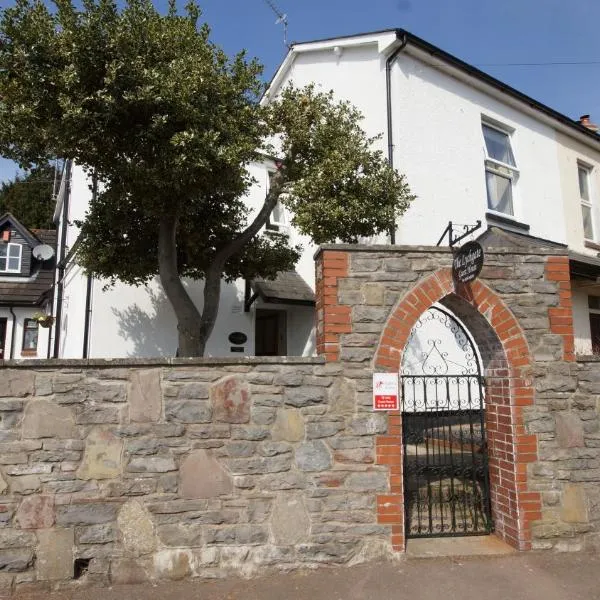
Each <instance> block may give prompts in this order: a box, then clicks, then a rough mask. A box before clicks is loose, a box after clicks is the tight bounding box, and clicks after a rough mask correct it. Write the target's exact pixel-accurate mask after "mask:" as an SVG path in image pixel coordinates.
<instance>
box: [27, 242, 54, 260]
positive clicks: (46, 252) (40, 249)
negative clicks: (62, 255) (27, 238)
mask: <svg viewBox="0 0 600 600" xmlns="http://www.w3.org/2000/svg"><path fill="white" fill-rule="evenodd" d="M32 254H33V257H34V258H36V259H37V260H41V261H46V260H50V259H51V258H52V257H53V256H54V248H53V247H52V246H48V244H40V245H39V246H36V247H35V248H34V249H33V251H32Z"/></svg>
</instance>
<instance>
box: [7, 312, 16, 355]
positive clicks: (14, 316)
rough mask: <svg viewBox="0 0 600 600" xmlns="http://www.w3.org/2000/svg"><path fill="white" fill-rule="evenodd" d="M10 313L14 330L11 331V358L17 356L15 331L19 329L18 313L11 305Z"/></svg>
mask: <svg viewBox="0 0 600 600" xmlns="http://www.w3.org/2000/svg"><path fill="white" fill-rule="evenodd" d="M8 310H9V312H10V314H11V315H12V331H11V332H10V360H12V359H13V358H14V357H15V333H16V331H17V315H15V311H14V310H13V307H12V306H11V307H10V308H9V309H8Z"/></svg>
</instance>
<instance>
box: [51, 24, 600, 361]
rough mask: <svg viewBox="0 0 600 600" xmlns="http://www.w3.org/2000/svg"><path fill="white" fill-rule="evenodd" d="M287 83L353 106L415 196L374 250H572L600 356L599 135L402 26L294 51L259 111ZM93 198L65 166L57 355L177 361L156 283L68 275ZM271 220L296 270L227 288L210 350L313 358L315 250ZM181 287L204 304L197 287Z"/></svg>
mask: <svg viewBox="0 0 600 600" xmlns="http://www.w3.org/2000/svg"><path fill="white" fill-rule="evenodd" d="M288 83H294V84H295V85H297V86H302V85H305V84H309V83H314V84H315V85H317V86H318V87H319V88H321V89H323V90H325V91H326V90H330V89H331V90H333V91H334V93H335V95H336V97H338V98H339V99H344V100H349V101H350V102H351V103H353V104H354V105H356V106H357V107H358V108H359V109H360V110H361V111H362V113H363V115H364V122H363V127H364V128H365V129H366V131H367V133H368V134H369V135H377V134H380V133H383V137H382V138H381V139H380V140H379V141H377V142H376V144H378V147H379V148H380V149H381V150H382V151H384V152H385V153H386V154H387V156H388V158H389V160H390V162H391V164H393V165H394V166H395V167H397V168H398V170H399V171H400V172H402V173H404V174H406V176H407V179H408V182H409V184H410V186H411V188H412V191H413V192H414V193H415V194H416V195H417V196H418V198H417V200H416V201H415V202H414V203H413V205H412V206H411V207H410V209H409V210H408V211H407V212H406V213H405V214H404V215H403V216H402V218H401V219H400V220H399V222H398V223H397V227H396V230H395V231H394V232H393V233H392V234H391V235H390V236H389V237H386V236H380V238H379V239H375V240H371V241H372V242H373V243H377V242H380V243H392V244H413V245H414V244H419V245H427V246H432V245H435V244H437V243H439V242H441V243H442V244H446V243H447V241H444V240H441V239H440V238H441V237H442V233H443V232H444V231H445V230H446V229H447V227H448V224H449V222H452V223H453V224H454V226H455V227H456V228H458V227H459V225H458V224H461V225H462V224H466V225H475V224H476V223H478V222H481V227H480V229H479V230H478V231H476V232H475V233H474V234H473V235H479V234H481V233H483V232H485V231H486V230H488V229H490V228H495V229H496V230H497V229H503V230H506V231H509V232H512V233H517V234H519V235H521V236H524V237H530V238H532V239H537V240H546V241H549V242H551V243H553V244H558V245H568V247H569V251H570V252H571V253H572V255H571V259H572V260H571V272H572V285H573V287H574V289H575V293H574V311H575V323H576V347H577V350H578V351H579V352H581V353H590V352H592V350H594V349H597V350H598V351H600V287H597V279H596V278H597V276H598V275H600V260H599V259H598V257H597V252H598V250H600V246H598V248H596V244H597V243H598V241H600V213H599V212H598V201H599V200H600V198H598V194H599V193H600V186H599V185H598V184H599V183H600V178H599V177H600V176H599V175H598V170H599V169H600V136H598V135H597V134H596V132H595V131H594V130H593V128H590V127H589V126H588V125H589V122H587V121H585V120H584V121H582V122H580V121H576V120H573V119H571V118H569V117H567V116H565V115H562V114H560V113H558V112H557V111H555V110H553V109H551V108H550V107H548V106H545V105H543V104H541V103H540V102H537V101H536V100H534V99H532V98H530V97H528V96H526V95H525V94H523V93H521V92H519V91H518V90H516V89H514V88H511V87H510V86H507V85H506V84H504V83H502V82H501V81H499V80H497V79H495V78H493V77H491V76H489V75H487V74H486V73H483V72H482V71H479V70H478V69H476V68H474V67H472V66H471V65H468V64H467V63H465V62H463V61H461V60H459V59H458V58H456V57H454V56H451V55H450V54H448V53H446V52H444V51H443V50H441V49H440V48H437V47H435V46H433V45H431V44H429V43H428V42H426V41H424V40H422V39H420V38H418V37H416V36H414V35H412V34H410V33H408V32H406V31H404V30H399V29H390V30H387V31H382V32H376V33H367V34H361V35H355V36H348V37H339V38H333V39H328V40H321V41H313V42H306V43H298V44H294V45H293V46H292V47H291V49H290V50H289V52H288V54H287V56H286V58H285V60H284V61H283V63H282V65H281V66H280V68H279V69H278V71H277V73H276V74H275V76H274V78H273V80H272V81H271V84H270V86H269V89H268V91H267V93H266V94H265V97H264V99H263V102H269V100H270V99H271V98H275V97H277V94H278V92H279V90H281V89H282V88H283V87H284V86H285V85H287V84H288ZM272 168H273V165H272V164H270V163H269V161H265V162H264V163H260V164H259V163H257V164H254V165H251V167H250V170H251V174H252V175H253V176H254V177H255V179H256V180H257V183H256V185H255V186H254V187H253V188H252V190H251V192H250V193H249V196H248V204H249V206H251V207H252V208H258V207H259V206H260V205H261V203H262V201H263V199H264V196H265V194H266V193H267V191H268V185H269V171H270V170H271V169H272ZM66 182H67V183H69V185H66ZM89 200H90V191H89V188H88V183H87V181H86V178H85V175H84V173H83V171H82V170H81V169H79V168H78V167H77V166H76V165H75V166H72V167H69V168H68V169H65V172H64V177H63V185H62V187H61V193H60V194H59V197H58V204H57V212H56V215H55V216H56V219H55V221H56V223H57V225H58V227H59V229H60V230H63V229H64V230H65V244H64V248H62V249H59V257H66V258H68V260H67V261H66V263H65V265H64V272H63V273H62V274H60V276H59V285H57V286H56V289H57V293H56V302H55V307H54V314H55V315H56V316H57V325H58V328H57V336H56V339H57V343H56V347H55V355H56V356H61V357H69V358H71V357H82V356H84V357H87V356H89V357H109V356H114V357H116V356H157V355H162V356H165V355H167V356H168V355H173V354H174V353H175V351H176V328H175V319H174V315H173V313H172V310H171V308H170V306H169V304H168V302H167V301H166V299H165V296H164V294H163V293H162V291H161V288H160V286H159V285H158V283H156V282H152V284H151V285H149V286H148V287H147V288H146V289H143V288H133V287H129V286H125V285H120V284H118V285H117V286H116V287H115V288H113V289H111V290H109V291H103V287H104V285H105V282H104V281H99V280H96V279H93V278H88V277H87V276H85V275H84V274H83V273H82V271H81V269H80V268H79V267H78V266H77V264H76V239H77V229H76V227H75V226H73V225H71V223H72V222H73V220H74V219H77V218H80V217H82V216H83V215H84V214H85V210H86V207H87V205H88V202H89ZM272 223H273V224H274V225H275V226H276V227H282V228H289V231H290V233H291V237H292V242H294V243H297V242H301V243H302V244H303V246H304V254H303V256H302V259H301V261H300V263H299V264H298V266H297V269H296V272H293V273H289V274H285V275H282V277H281V278H280V280H278V281H276V282H274V283H264V282H258V281H255V282H244V281H237V282H234V283H231V284H227V285H224V286H223V290H222V297H221V308H220V313H219V319H218V321H217V324H216V326H215V330H214V332H213V335H212V337H211V339H210V341H209V343H208V347H207V353H208V354H209V355H213V356H236V355H238V356H239V354H238V353H243V354H247V355H266V354H288V355H310V354H312V353H314V351H315V342H314V328H313V321H314V307H313V296H312V293H311V291H312V290H313V289H314V267H313V258H312V257H313V254H314V251H315V248H314V247H313V246H312V244H311V243H310V240H307V239H305V238H304V239H303V238H302V237H301V236H299V235H298V234H297V232H295V231H294V230H293V228H290V227H289V218H288V215H286V211H285V210H284V209H283V208H282V207H277V209H276V210H275V211H274V214H273V219H272ZM457 230H458V229H457ZM265 233H266V234H267V235H268V232H265ZM74 249H75V250H74ZM596 273H598V275H597V274H596ZM187 285H188V289H189V290H190V294H191V295H192V297H193V298H194V300H195V301H196V302H197V303H198V305H199V306H201V303H202V282H197V281H196V282H191V281H190V282H187ZM309 288H310V289H309ZM232 333H235V334H240V335H235V336H233V337H231V338H230V336H231V334H232ZM594 336H596V337H597V338H599V339H598V343H593V341H592V340H593V339H594ZM231 340H238V342H239V343H234V342H233V341H231ZM240 340H243V341H240Z"/></svg>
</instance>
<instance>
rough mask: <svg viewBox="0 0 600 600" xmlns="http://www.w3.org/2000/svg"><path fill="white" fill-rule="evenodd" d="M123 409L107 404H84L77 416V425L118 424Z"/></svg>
mask: <svg viewBox="0 0 600 600" xmlns="http://www.w3.org/2000/svg"><path fill="white" fill-rule="evenodd" d="M122 411H123V407H120V406H112V405H109V404H92V403H91V402H86V403H85V405H84V407H83V410H82V411H81V412H80V413H79V414H78V415H77V423H78V424H80V425H106V424H108V423H119V422H120V421H121V414H122Z"/></svg>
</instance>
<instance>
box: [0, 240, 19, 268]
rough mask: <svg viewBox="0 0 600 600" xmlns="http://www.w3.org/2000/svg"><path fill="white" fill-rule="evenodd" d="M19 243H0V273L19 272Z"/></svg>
mask: <svg viewBox="0 0 600 600" xmlns="http://www.w3.org/2000/svg"><path fill="white" fill-rule="evenodd" d="M22 254H23V247H22V246H21V244H0V273H20V272H21V256H22Z"/></svg>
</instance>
